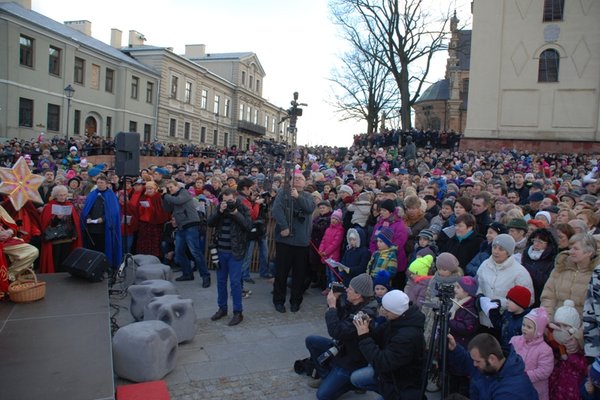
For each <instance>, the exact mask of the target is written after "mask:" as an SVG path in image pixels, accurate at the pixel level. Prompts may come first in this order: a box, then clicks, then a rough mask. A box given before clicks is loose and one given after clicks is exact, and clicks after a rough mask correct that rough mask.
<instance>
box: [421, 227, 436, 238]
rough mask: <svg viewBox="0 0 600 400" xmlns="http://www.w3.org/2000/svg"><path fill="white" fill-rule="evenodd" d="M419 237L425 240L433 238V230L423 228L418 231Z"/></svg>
mask: <svg viewBox="0 0 600 400" xmlns="http://www.w3.org/2000/svg"><path fill="white" fill-rule="evenodd" d="M419 237H420V238H425V239H427V240H433V231H432V230H431V229H423V230H422V231H421V232H419Z"/></svg>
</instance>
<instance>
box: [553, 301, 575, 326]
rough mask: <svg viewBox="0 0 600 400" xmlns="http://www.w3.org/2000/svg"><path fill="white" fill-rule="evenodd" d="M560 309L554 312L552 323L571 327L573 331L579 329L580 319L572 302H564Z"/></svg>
mask: <svg viewBox="0 0 600 400" xmlns="http://www.w3.org/2000/svg"><path fill="white" fill-rule="evenodd" d="M563 304H564V305H563V306H562V307H558V309H557V310H556V311H555V312H554V322H558V323H561V324H565V325H569V326H572V327H573V328H575V329H579V328H580V327H581V317H580V315H579V313H578V312H577V310H576V309H575V303H574V302H573V300H565V302H564V303H563Z"/></svg>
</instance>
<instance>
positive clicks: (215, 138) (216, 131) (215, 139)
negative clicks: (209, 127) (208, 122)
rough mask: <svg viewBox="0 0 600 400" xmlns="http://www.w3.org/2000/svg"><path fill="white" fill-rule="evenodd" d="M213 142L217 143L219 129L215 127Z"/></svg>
mask: <svg viewBox="0 0 600 400" xmlns="http://www.w3.org/2000/svg"><path fill="white" fill-rule="evenodd" d="M213 144H214V145H215V146H217V145H218V144H219V131H218V130H216V129H215V130H214V131H213Z"/></svg>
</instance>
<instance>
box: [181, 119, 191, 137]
mask: <svg viewBox="0 0 600 400" xmlns="http://www.w3.org/2000/svg"><path fill="white" fill-rule="evenodd" d="M191 129H192V125H191V124H190V123H189V122H186V123H185V125H184V127H183V137H184V138H186V139H187V140H190V131H191Z"/></svg>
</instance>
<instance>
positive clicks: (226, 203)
mask: <svg viewBox="0 0 600 400" xmlns="http://www.w3.org/2000/svg"><path fill="white" fill-rule="evenodd" d="M208 226H211V227H214V228H215V242H214V243H215V244H216V247H217V251H218V255H219V263H218V264H219V265H218V267H217V290H218V296H217V304H218V306H219V309H218V310H217V312H216V313H215V314H214V315H213V316H212V317H211V318H210V319H211V320H212V321H217V320H219V319H221V318H223V317H225V316H227V298H228V293H227V277H229V285H230V287H231V298H232V300H233V318H231V320H230V321H229V326H234V325H237V324H239V323H240V322H242V320H243V319H244V317H243V315H242V260H243V259H244V254H245V253H246V246H247V242H248V239H247V237H248V232H250V229H251V228H252V221H251V219H250V212H249V211H248V209H247V208H246V207H245V206H244V205H243V204H242V203H241V201H240V200H239V199H236V191H235V190H234V189H231V188H226V189H223V191H222V192H221V203H220V204H219V208H218V210H217V211H216V212H214V213H213V214H212V215H211V216H210V217H209V219H208Z"/></svg>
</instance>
